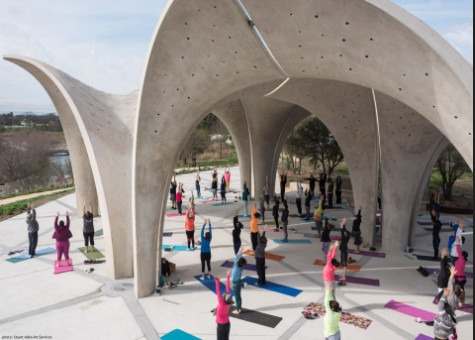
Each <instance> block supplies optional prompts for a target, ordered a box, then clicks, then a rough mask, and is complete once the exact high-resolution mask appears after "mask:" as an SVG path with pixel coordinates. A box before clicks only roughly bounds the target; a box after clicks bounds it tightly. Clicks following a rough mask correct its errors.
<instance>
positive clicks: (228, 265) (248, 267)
mask: <svg viewBox="0 0 475 340" xmlns="http://www.w3.org/2000/svg"><path fill="white" fill-rule="evenodd" d="M233 266H234V262H231V261H224V262H223V263H222V264H221V267H226V268H232V267H233ZM243 268H244V269H245V270H252V271H254V272H255V271H256V265H255V264H250V263H247V264H245V265H244V267H243ZM266 268H267V266H266Z"/></svg>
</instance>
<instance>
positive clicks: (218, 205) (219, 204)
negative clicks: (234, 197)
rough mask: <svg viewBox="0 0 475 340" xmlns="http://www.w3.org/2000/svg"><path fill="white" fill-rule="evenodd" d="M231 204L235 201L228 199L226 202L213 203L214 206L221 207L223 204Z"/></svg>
mask: <svg viewBox="0 0 475 340" xmlns="http://www.w3.org/2000/svg"><path fill="white" fill-rule="evenodd" d="M230 204H234V202H232V201H226V203H225V204H223V203H221V202H220V203H213V204H211V205H212V206H213V207H221V206H225V205H230Z"/></svg>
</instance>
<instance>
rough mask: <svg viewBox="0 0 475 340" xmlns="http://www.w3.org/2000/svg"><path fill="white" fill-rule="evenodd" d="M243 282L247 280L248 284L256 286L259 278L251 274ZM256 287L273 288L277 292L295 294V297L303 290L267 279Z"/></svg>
mask: <svg viewBox="0 0 475 340" xmlns="http://www.w3.org/2000/svg"><path fill="white" fill-rule="evenodd" d="M242 282H246V283H247V284H248V285H253V286H254V285H255V284H256V283H257V279H256V278H254V277H251V276H246V277H245V278H244V279H243V280H242ZM256 287H259V288H262V289H267V290H271V291H273V292H276V293H280V294H284V295H289V296H293V297H296V296H297V295H299V294H300V293H302V290H300V289H296V288H292V287H288V286H284V285H280V284H278V283H274V282H269V281H267V282H266V283H265V284H264V285H259V286H256Z"/></svg>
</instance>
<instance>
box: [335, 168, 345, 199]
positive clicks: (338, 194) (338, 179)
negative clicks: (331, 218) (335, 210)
mask: <svg viewBox="0 0 475 340" xmlns="http://www.w3.org/2000/svg"><path fill="white" fill-rule="evenodd" d="M342 184H343V181H342V180H341V176H340V175H338V176H336V180H335V193H336V204H341V186H342Z"/></svg>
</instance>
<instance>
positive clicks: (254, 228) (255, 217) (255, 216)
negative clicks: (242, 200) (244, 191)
mask: <svg viewBox="0 0 475 340" xmlns="http://www.w3.org/2000/svg"><path fill="white" fill-rule="evenodd" d="M260 217H261V214H259V213H258V212H257V207H256V203H254V205H253V206H252V210H251V243H252V250H256V247H257V237H258V235H259V227H258V224H259V218H260Z"/></svg>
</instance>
